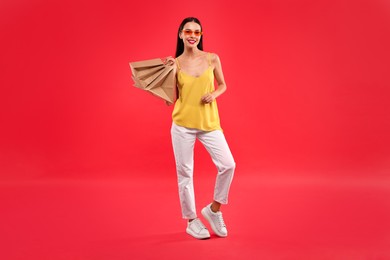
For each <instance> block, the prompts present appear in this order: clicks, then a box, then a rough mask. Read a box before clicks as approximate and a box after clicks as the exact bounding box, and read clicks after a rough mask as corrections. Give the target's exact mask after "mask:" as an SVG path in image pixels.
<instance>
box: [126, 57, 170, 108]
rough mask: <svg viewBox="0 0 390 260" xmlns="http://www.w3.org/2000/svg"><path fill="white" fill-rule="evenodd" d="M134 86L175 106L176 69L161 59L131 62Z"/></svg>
mask: <svg viewBox="0 0 390 260" xmlns="http://www.w3.org/2000/svg"><path fill="white" fill-rule="evenodd" d="M129 64H130V69H131V73H132V79H133V81H134V86H135V87H137V88H140V89H143V90H145V91H148V92H150V93H152V94H153V95H155V96H157V97H160V98H162V99H164V100H166V101H167V102H168V103H170V104H173V103H174V102H175V99H176V80H175V71H174V67H173V66H170V65H165V64H164V63H163V62H162V60H161V59H152V60H145V61H137V62H130V63H129Z"/></svg>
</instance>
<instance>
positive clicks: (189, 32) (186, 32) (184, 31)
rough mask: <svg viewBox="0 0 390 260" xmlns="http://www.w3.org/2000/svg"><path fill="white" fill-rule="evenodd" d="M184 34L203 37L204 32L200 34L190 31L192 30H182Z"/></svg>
mask: <svg viewBox="0 0 390 260" xmlns="http://www.w3.org/2000/svg"><path fill="white" fill-rule="evenodd" d="M182 32H183V33H184V35H185V36H191V35H192V34H194V35H195V36H197V37H198V36H201V35H202V34H203V32H200V31H193V30H190V29H185V30H182Z"/></svg>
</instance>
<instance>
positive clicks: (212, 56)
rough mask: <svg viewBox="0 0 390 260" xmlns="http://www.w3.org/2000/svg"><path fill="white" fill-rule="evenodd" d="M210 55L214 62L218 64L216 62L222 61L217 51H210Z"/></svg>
mask: <svg viewBox="0 0 390 260" xmlns="http://www.w3.org/2000/svg"><path fill="white" fill-rule="evenodd" d="M209 55H210V59H211V62H212V64H216V63H219V62H220V60H219V56H218V54H216V53H215V52H209Z"/></svg>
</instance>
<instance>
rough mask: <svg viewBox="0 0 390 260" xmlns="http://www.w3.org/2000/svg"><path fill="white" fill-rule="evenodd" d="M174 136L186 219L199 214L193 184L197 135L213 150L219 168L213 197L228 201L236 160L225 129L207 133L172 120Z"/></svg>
mask: <svg viewBox="0 0 390 260" xmlns="http://www.w3.org/2000/svg"><path fill="white" fill-rule="evenodd" d="M171 135H172V145H173V151H174V154H175V160H176V171H177V180H178V185H179V197H180V204H181V210H182V215H183V218H185V219H192V218H196V217H197V215H196V209H195V194H194V184H193V165H194V144H195V140H196V138H198V139H199V141H200V142H201V143H202V144H203V145H204V146H205V148H206V149H207V151H208V152H209V153H210V155H211V158H212V160H213V162H214V164H215V166H216V167H217V169H218V173H217V179H216V182H215V188H214V200H215V201H217V202H219V203H221V204H227V203H228V193H229V189H230V184H231V182H232V179H233V175H234V169H235V167H236V163H235V162H234V159H233V156H232V153H231V152H230V149H229V146H228V144H227V142H226V139H225V136H224V134H223V133H222V131H220V130H215V131H210V132H206V131H202V130H198V129H193V128H186V127H182V126H178V125H176V124H175V123H172V128H171Z"/></svg>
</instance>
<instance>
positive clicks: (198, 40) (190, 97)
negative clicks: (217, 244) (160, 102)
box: [168, 17, 236, 239]
mask: <svg viewBox="0 0 390 260" xmlns="http://www.w3.org/2000/svg"><path fill="white" fill-rule="evenodd" d="M202 40H203V31H202V26H201V23H200V21H199V20H198V19H197V18H194V17H189V18H186V19H184V20H183V21H182V23H181V24H180V27H179V31H178V38H177V49H176V59H173V58H171V59H170V61H171V64H172V65H173V66H174V67H175V72H176V77H177V87H178V90H179V91H178V93H179V96H178V98H177V101H176V103H175V108H174V110H173V113H172V119H173V123H172V128H171V135H172V144H173V150H174V154H175V160H176V171H177V178H178V185H179V196H180V203H181V209H182V216H183V218H184V219H188V223H187V229H186V232H187V233H188V234H190V235H191V236H193V237H195V238H198V239H207V238H209V237H210V233H209V231H208V230H207V228H206V227H205V225H204V224H203V223H202V221H201V220H200V219H199V218H198V217H197V213H196V208H195V194H194V187H193V161H194V160H193V154H194V143H195V141H196V139H199V141H200V142H202V144H203V145H204V146H205V147H206V149H207V151H208V152H209V153H210V155H211V157H212V159H213V162H214V163H215V165H216V166H217V169H218V173H217V179H216V183H215V189H214V198H213V201H212V203H210V204H209V205H207V206H206V207H204V208H203V209H202V215H203V217H204V218H205V219H206V220H207V221H208V222H209V224H210V226H211V228H212V230H213V231H214V233H215V234H216V235H218V236H220V237H226V236H227V228H226V225H225V223H224V220H223V217H222V212H221V211H220V207H221V204H227V202H228V193H229V189H230V184H231V182H232V179H233V175H234V170H235V166H236V164H235V161H234V158H233V156H232V153H231V151H230V149H229V146H228V144H227V142H226V139H225V136H224V134H223V132H222V128H221V125H220V120H219V114H218V107H217V101H216V98H217V97H219V96H220V95H221V94H222V93H224V92H225V91H226V83H225V80H224V77H223V72H222V66H221V62H220V60H219V58H218V56H217V55H216V54H212V53H208V52H205V51H203V42H202ZM168 61H169V59H168ZM214 76H215V78H216V80H217V83H218V88H217V89H216V88H215V87H214Z"/></svg>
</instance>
